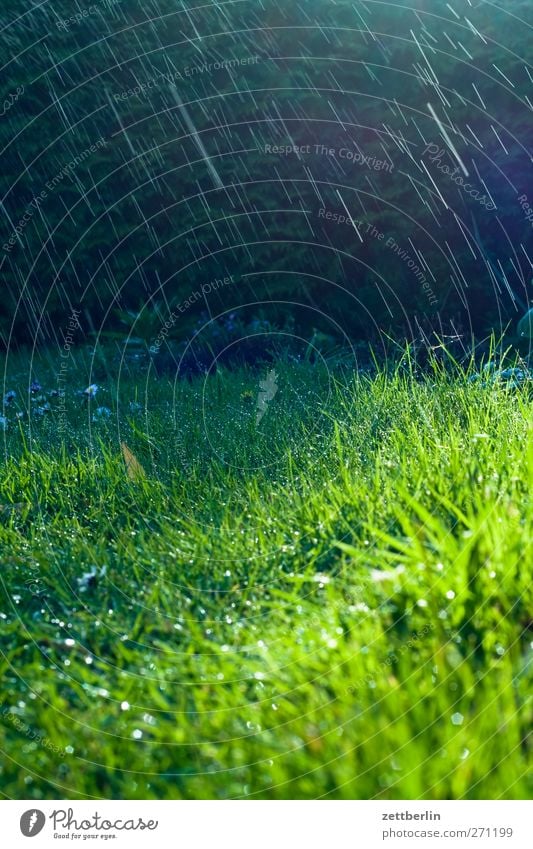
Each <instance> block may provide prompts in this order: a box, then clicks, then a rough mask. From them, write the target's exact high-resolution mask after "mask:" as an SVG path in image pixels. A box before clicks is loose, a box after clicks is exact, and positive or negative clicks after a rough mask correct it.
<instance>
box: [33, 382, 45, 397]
mask: <svg viewBox="0 0 533 849" xmlns="http://www.w3.org/2000/svg"><path fill="white" fill-rule="evenodd" d="M42 388H43V387H42V386H41V384H40V383H39V381H38V380H33V381H32V382H31V384H30V392H31V394H32V395H36V394H37V392H40V391H41V389H42Z"/></svg>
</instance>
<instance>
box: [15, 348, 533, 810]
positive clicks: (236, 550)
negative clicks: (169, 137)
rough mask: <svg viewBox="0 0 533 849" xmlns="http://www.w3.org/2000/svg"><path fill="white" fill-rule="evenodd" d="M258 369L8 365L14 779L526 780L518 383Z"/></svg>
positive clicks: (69, 792)
mask: <svg viewBox="0 0 533 849" xmlns="http://www.w3.org/2000/svg"><path fill="white" fill-rule="evenodd" d="M10 368H11V366H10ZM276 370H277V392H276V394H275V397H274V398H272V399H271V400H270V401H269V402H268V404H267V409H266V413H265V414H264V416H263V418H262V419H261V421H260V422H259V424H257V408H256V400H257V397H258V381H259V379H261V377H258V375H257V374H254V373H253V372H251V371H246V370H243V371H239V372H235V373H229V372H226V373H222V374H219V375H215V376H210V377H209V378H208V379H207V380H203V379H201V378H198V379H197V380H194V381H192V382H190V383H187V382H180V383H177V384H173V383H171V382H169V381H167V380H165V379H159V380H157V379H151V380H150V381H149V382H148V383H146V384H144V383H143V384H142V385H137V384H136V383H135V380H134V378H133V376H132V375H127V374H126V375H124V376H123V378H122V379H121V381H120V383H119V384H117V385H115V384H114V383H113V382H110V381H107V380H102V381H100V382H101V383H102V388H101V389H100V390H99V393H98V395H97V397H96V398H95V399H94V400H93V401H91V402H87V401H86V400H85V399H83V398H82V397H80V396H78V395H76V394H75V390H76V389H79V388H83V386H84V384H83V381H82V379H81V378H79V380H78V382H77V383H76V384H69V388H68V389H67V397H66V401H65V407H66V409H65V412H64V413H61V412H60V411H59V408H58V405H59V401H58V399H57V398H51V399H50V400H49V403H50V405H51V408H52V409H51V411H50V412H45V413H42V414H39V413H37V412H36V409H37V407H38V406H42V405H43V400H42V399H41V400H40V401H39V400H36V396H37V393H35V392H34V397H33V400H31V396H30V395H28V394H27V390H25V386H24V385H23V381H22V377H21V375H22V371H23V368H22V365H21V366H20V369H19V370H18V371H17V369H16V368H15V369H14V371H13V372H12V373H11V377H10V379H9V381H8V383H6V389H10V388H15V389H16V390H17V392H18V397H17V399H16V401H14V402H12V405H13V406H11V407H10V409H9V410H8V411H7V416H8V419H9V423H8V429H7V430H6V432H5V434H2V436H3V437H4V444H3V457H2V460H1V463H2V467H1V479H0V547H1V552H2V553H1V572H0V574H1V578H2V580H1V592H2V598H1V602H0V615H1V619H0V626H1V637H0V640H1V643H0V645H1V649H2V657H1V664H2V677H3V687H2V697H1V699H2V707H1V709H0V734H1V736H2V749H3V751H4V757H3V760H2V765H1V767H0V774H1V784H2V789H3V792H4V794H5V795H6V796H8V797H15V798H36V799H37V798H61V797H67V798H72V799H76V798H87V797H111V798H240V797H254V798H315V797H323V796H325V797H328V798H409V799H415V798H424V799H435V798H463V797H464V798H479V799H484V798H497V797H502V798H521V797H526V796H528V795H529V794H530V793H531V789H532V788H531V784H530V783H528V781H527V769H528V744H527V730H528V728H529V727H530V726H531V719H532V715H531V704H530V702H528V699H527V694H528V691H529V692H530V690H531V675H530V673H529V675H528V665H527V657H528V651H529V650H530V647H531V643H530V641H531V632H529V634H528V627H529V626H530V616H531V561H532V558H531V550H530V548H531V538H532V525H533V511H532V508H531V495H530V493H531V482H532V470H533V448H532V440H531V435H532V430H531V401H530V397H529V395H528V390H527V389H526V388H524V389H518V390H514V391H508V390H506V389H505V388H504V387H502V386H498V385H495V386H482V385H481V382H479V381H478V382H469V381H468V379H467V377H466V376H465V375H464V374H462V373H461V372H460V370H455V371H454V370H453V368H452V369H451V370H450V369H448V370H445V369H444V368H440V367H438V366H435V367H434V369H433V371H431V370H430V372H429V373H428V374H427V375H426V376H420V375H418V376H416V377H415V376H414V375H413V373H412V371H411V369H410V367H409V363H408V362H406V361H404V362H403V363H402V364H401V365H400V366H398V367H397V368H395V369H392V370H391V371H390V372H389V373H379V374H372V375H370V374H367V375H364V374H360V375H353V374H350V373H347V372H343V371H342V369H341V370H338V371H333V372H330V373H327V372H326V371H325V370H323V369H321V368H319V367H313V366H311V365H309V364H307V365H306V364H300V365H297V364H292V365H291V364H283V363H280V364H279V366H277V367H276ZM263 377H264V376H263ZM39 379H40V380H41V382H42V384H43V387H44V388H45V390H46V389H53V388H54V384H53V378H52V375H51V373H50V374H48V375H47V373H46V369H45V368H44V367H43V368H42V369H41V373H40V374H39ZM89 380H90V378H89V376H87V382H89ZM47 381H48V382H47ZM26 387H27V383H26ZM43 397H44V398H45V399H47V398H48V395H44V396H43ZM131 402H134V403H133V404H131ZM46 403H48V401H46ZM16 405H18V409H20V411H22V410H23V409H26V410H30V411H31V412H30V415H29V416H28V415H27V414H26V415H25V417H24V418H22V419H20V420H16V419H15V412H16ZM99 405H103V406H107V407H109V409H110V411H111V414H110V417H109V418H105V417H100V418H97V420H95V421H93V420H92V419H93V416H94V415H95V409H96V407H97V406H99ZM137 405H138V406H137ZM101 415H102V414H101ZM104 415H105V414H104ZM121 443H125V444H126V445H127V448H128V450H129V451H130V452H131V454H132V455H133V456H134V458H135V461H136V465H135V464H133V465H132V464H131V462H129V464H128V463H125V461H124V451H123V448H121ZM54 747H55V748H54Z"/></svg>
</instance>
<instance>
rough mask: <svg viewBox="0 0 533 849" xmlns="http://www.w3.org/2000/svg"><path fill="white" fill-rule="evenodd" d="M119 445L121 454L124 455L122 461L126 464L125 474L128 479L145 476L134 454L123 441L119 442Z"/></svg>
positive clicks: (137, 478) (135, 479)
mask: <svg viewBox="0 0 533 849" xmlns="http://www.w3.org/2000/svg"><path fill="white" fill-rule="evenodd" d="M120 447H121V448H122V456H123V457H124V462H125V464H126V474H127V476H128V477H129V479H130V480H132V481H138V480H140V479H141V478H145V477H146V472H145V471H144V469H143V467H142V466H141V464H140V463H139V461H138V459H137V457H136V456H135V454H132V452H131V451H130V449H129V448H128V446H127V445H126V443H125V442H121V443H120Z"/></svg>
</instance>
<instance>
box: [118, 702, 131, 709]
mask: <svg viewBox="0 0 533 849" xmlns="http://www.w3.org/2000/svg"><path fill="white" fill-rule="evenodd" d="M129 709H130V703H129V702H121V703H120V710H129Z"/></svg>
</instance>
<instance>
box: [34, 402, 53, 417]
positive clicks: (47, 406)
mask: <svg viewBox="0 0 533 849" xmlns="http://www.w3.org/2000/svg"><path fill="white" fill-rule="evenodd" d="M51 409H52V408H51V406H50V404H48V403H46V404H42V405H41V406H40V407H36V408H35V412H36V413H37V415H38V416H44V415H45V413H49V412H50V410H51Z"/></svg>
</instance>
